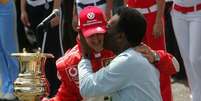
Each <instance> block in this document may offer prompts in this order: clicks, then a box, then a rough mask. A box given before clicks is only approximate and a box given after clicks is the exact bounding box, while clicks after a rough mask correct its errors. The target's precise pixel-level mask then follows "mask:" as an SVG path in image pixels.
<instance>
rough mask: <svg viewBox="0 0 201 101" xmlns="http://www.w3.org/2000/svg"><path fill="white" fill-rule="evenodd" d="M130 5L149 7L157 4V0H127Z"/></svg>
mask: <svg viewBox="0 0 201 101" xmlns="http://www.w3.org/2000/svg"><path fill="white" fill-rule="evenodd" d="M127 4H128V7H133V8H147V7H150V6H152V5H154V4H156V0H127Z"/></svg>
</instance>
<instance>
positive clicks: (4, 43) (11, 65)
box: [0, 0, 19, 101]
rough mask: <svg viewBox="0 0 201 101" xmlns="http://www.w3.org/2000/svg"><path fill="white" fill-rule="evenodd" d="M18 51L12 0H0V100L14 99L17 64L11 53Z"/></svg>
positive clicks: (14, 11)
mask: <svg viewBox="0 0 201 101" xmlns="http://www.w3.org/2000/svg"><path fill="white" fill-rule="evenodd" d="M16 52H18V41H17V30H16V9H15V4H14V0H0V77H1V78H0V81H1V84H0V101H2V100H3V101H4V100H5V101H16V100H17V98H16V97H15V96H14V94H13V83H14V80H15V79H16V78H17V75H18V73H19V64H18V61H17V59H16V58H13V57H11V55H10V54H11V53H16Z"/></svg>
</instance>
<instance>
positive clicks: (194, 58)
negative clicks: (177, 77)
mask: <svg viewBox="0 0 201 101" xmlns="http://www.w3.org/2000/svg"><path fill="white" fill-rule="evenodd" d="M171 16H172V23H173V28H174V31H175V36H176V39H177V42H178V45H179V49H180V52H181V56H182V58H183V60H184V65H185V69H186V73H187V77H188V82H189V84H190V88H191V92H192V101H201V10H200V11H197V12H190V13H187V14H182V13H180V12H178V11H176V10H174V9H173V10H172V11H171Z"/></svg>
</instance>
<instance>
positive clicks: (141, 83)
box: [0, 0, 201, 101]
mask: <svg viewBox="0 0 201 101" xmlns="http://www.w3.org/2000/svg"><path fill="white" fill-rule="evenodd" d="M15 2H16V5H15ZM63 3H69V4H72V5H71V6H69V7H71V10H70V12H69V13H72V14H69V13H67V12H64V11H69V10H66V8H68V9H69V7H65V6H66V5H65V4H63ZM166 4H167V5H168V6H167V5H166ZM15 6H17V7H15ZM16 8H17V9H16ZM55 9H59V10H60V13H61V14H60V16H56V17H54V18H53V19H51V20H50V22H48V23H45V24H44V25H43V27H37V26H38V24H40V22H41V21H43V19H45V18H46V17H47V16H48V15H50V14H51V13H52V11H53V10H55ZM165 9H167V10H165ZM200 10H201V1H199V0H191V1H189V0H172V1H171V0H166V1H165V0H75V1H74V0H72V1H69V2H67V1H65V0H15V1H14V0H0V59H1V60H0V67H1V68H0V100H3V101H17V97H16V96H15V95H14V93H13V82H14V80H15V79H16V78H17V75H18V73H19V68H20V67H19V64H18V62H17V60H16V59H15V58H12V57H11V56H10V54H11V53H15V52H20V50H22V48H24V47H25V48H27V49H28V51H30V52H36V51H37V49H38V47H41V48H42V50H43V51H42V52H45V53H52V54H53V55H54V56H55V59H50V60H47V62H46V68H45V74H46V77H47V79H48V82H49V85H48V87H49V88H50V93H49V96H46V97H44V98H42V99H41V100H42V101H173V95H172V90H171V78H172V76H173V75H175V74H176V73H177V72H179V69H180V65H182V63H184V67H185V70H186V74H187V78H188V83H189V87H190V91H191V95H189V96H191V99H192V101H200V99H201V98H200V97H201V96H200V95H201V87H200V85H201V75H200V73H199V71H200V68H199V63H200V62H201V60H200V55H201V53H200V51H199V49H200V46H199V45H197V43H199V38H200V37H199V33H200V32H201V30H200V29H199V25H200V24H201V22H200V21H201V16H200V15H201V13H200ZM16 11H18V12H17V13H16ZM165 11H166V12H165ZM166 13H167V15H169V16H168V17H167V16H166V17H165V16H164V15H165V14H166ZM68 14H69V16H70V15H71V16H70V17H68V18H70V19H69V20H71V21H69V20H68V21H69V22H68V21H67V19H66V16H67V15H68ZM17 15H18V17H17ZM17 18H18V19H17ZM16 19H17V20H16ZM166 19H167V21H166ZM65 21H67V22H65ZM17 22H18V23H17ZM168 22H169V23H172V26H171V24H169V23H168ZM19 23H21V24H22V25H21V26H22V31H21V32H22V34H24V35H20V33H18V34H17V32H19V30H21V29H19V27H17V26H18V25H19ZM66 23H68V24H66ZM69 24H70V27H69ZM165 24H166V25H165ZM167 24H168V25H167ZM165 26H166V27H165ZM167 26H170V27H172V29H171V28H170V27H167ZM68 28H70V29H68ZM166 28H167V29H168V30H167V29H166ZM169 29H171V30H172V31H169ZM66 30H74V32H70V33H65V32H66ZM67 32H69V31H67ZM66 34H68V35H66ZM168 34H171V35H172V36H173V37H174V35H175V38H174V41H173V42H174V43H173V44H177V43H178V48H179V50H178V51H176V50H174V49H173V51H169V52H170V53H168V52H167V50H171V49H170V48H169V47H171V44H168V42H169V40H172V37H169V36H170V35H168ZM22 36H23V38H22ZM66 36H70V38H71V39H72V40H64V39H65V37H66ZM75 36H76V37H75ZM169 38H170V39H169ZM22 40H25V41H22ZM73 41H75V44H74V42H73ZM18 42H19V44H18ZM24 42H25V43H24ZM62 42H63V43H62ZM68 43H69V44H70V45H69V46H72V47H67V48H66V49H63V47H66V46H65V45H66V44H68ZM25 44H26V45H25ZM166 45H167V47H166ZM174 46H175V45H174ZM176 47H177V45H176ZM166 48H167V50H166ZM63 51H66V52H65V54H64V52H63ZM175 52H176V55H175ZM179 52H180V53H181V57H180V56H179V55H178V54H180V53H179ZM181 58H182V59H183V61H182V59H181ZM177 59H178V60H179V61H178V60H177Z"/></svg>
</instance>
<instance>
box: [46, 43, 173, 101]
mask: <svg viewBox="0 0 201 101" xmlns="http://www.w3.org/2000/svg"><path fill="white" fill-rule="evenodd" d="M157 53H158V54H159V56H160V61H159V62H158V63H156V64H155V65H156V68H157V69H158V70H159V72H161V73H162V74H165V75H172V74H174V73H176V69H175V65H174V63H173V61H172V60H173V56H172V55H170V54H168V53H166V52H164V51H162V50H161V51H157ZM113 58H114V54H113V53H112V52H111V51H108V50H103V51H101V53H100V54H94V53H92V60H91V63H92V67H93V71H97V70H99V69H100V68H101V67H102V66H106V65H107V64H108V63H109V62H110V61H111V59H113ZM80 59H81V53H80V50H79V48H78V45H76V46H75V47H74V48H72V49H71V50H69V51H67V52H66V54H65V55H64V56H63V57H61V58H60V59H58V60H57V63H56V64H57V71H58V74H59V78H60V80H61V82H62V83H61V85H60V88H59V90H58V92H57V94H56V96H55V97H53V98H51V99H49V101H81V100H82V97H81V95H80V92H79V87H78V86H79V85H78V82H79V81H78V71H77V65H78V63H79V61H80ZM159 67H162V68H159Z"/></svg>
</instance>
